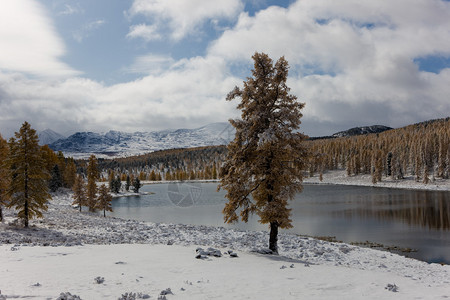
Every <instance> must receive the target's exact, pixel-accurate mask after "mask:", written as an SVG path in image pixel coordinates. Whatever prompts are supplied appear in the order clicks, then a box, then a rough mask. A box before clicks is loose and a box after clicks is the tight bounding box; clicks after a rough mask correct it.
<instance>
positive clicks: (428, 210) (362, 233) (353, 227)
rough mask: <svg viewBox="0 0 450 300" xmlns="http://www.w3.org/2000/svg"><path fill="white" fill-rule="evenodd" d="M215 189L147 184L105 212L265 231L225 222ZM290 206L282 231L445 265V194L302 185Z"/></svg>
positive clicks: (449, 255) (448, 213)
mask: <svg viewBox="0 0 450 300" xmlns="http://www.w3.org/2000/svg"><path fill="white" fill-rule="evenodd" d="M216 188H217V184H216V183H180V184H164V183H161V184H153V185H146V186H144V187H143V188H142V189H141V191H147V192H152V193H154V194H151V195H145V196H140V197H122V198H115V199H114V200H113V209H114V212H113V213H111V214H110V215H112V216H116V217H120V218H125V219H135V220H142V221H151V222H156V223H181V224H194V225H211V226H224V227H234V228H240V229H246V230H267V229H268V227H267V226H266V225H262V224H259V223H258V222H257V220H258V217H257V216H254V217H252V218H251V219H250V220H249V222H248V223H247V224H246V223H242V222H240V223H238V224H234V225H228V224H224V223H223V215H222V209H223V207H224V204H225V202H226V199H225V197H224V195H225V191H220V192H216ZM290 207H291V208H292V220H293V225H294V228H292V229H290V230H288V231H287V232H291V233H296V234H301V235H311V236H335V237H336V239H338V240H342V241H344V242H364V241H370V242H376V243H381V244H384V245H389V246H391V245H392V246H394V245H395V246H398V247H402V248H412V249H417V250H418V251H417V252H414V253H408V254H406V255H407V256H411V257H414V258H418V259H421V260H424V261H428V262H444V263H447V264H450V192H434V191H414V190H401V189H387V188H373V187H358V186H335V185H305V186H304V191H303V192H302V193H300V194H298V195H297V196H296V198H295V199H294V201H292V202H291V204H290ZM281 232H283V231H281ZM285 232H286V231H285Z"/></svg>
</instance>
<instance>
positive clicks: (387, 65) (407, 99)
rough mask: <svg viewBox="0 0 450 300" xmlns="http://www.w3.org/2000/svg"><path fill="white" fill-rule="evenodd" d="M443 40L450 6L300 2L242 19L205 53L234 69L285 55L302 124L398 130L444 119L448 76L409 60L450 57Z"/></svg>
mask: <svg viewBox="0 0 450 300" xmlns="http://www.w3.org/2000/svg"><path fill="white" fill-rule="evenodd" d="M406 11H407V12H408V13H406ZM449 36H450V2H444V1H439V0H430V1H420V0H417V1H404V0H397V1H388V2H377V1H372V2H361V1H355V0H347V1H339V2H336V1H332V0H303V1H297V2H295V3H293V4H291V5H290V6H289V7H288V8H281V7H275V6H273V7H269V8H267V9H265V10H262V11H259V12H258V13H256V14H255V16H249V15H248V14H247V13H241V14H240V16H239V19H238V22H237V24H236V26H235V27H234V28H232V29H230V30H227V31H225V32H224V33H223V34H222V36H221V37H220V38H218V39H217V40H216V41H214V42H212V43H211V44H210V47H209V49H208V54H209V55H214V56H219V57H223V58H224V59H225V60H226V61H228V62H229V64H232V63H234V64H235V65H238V64H242V63H243V62H248V61H249V58H250V57H251V55H252V54H253V53H254V52H255V51H262V52H266V53H268V54H269V55H270V56H271V57H272V58H274V59H277V58H278V57H280V56H283V55H284V56H285V57H286V59H287V60H288V61H289V63H290V66H291V69H290V72H291V73H290V74H291V76H290V78H289V82H288V83H289V85H290V86H291V88H292V91H293V92H294V93H295V94H296V95H297V96H298V97H299V99H300V100H301V101H303V102H306V108H305V111H304V115H305V118H304V123H307V122H309V121H311V122H316V121H317V120H320V121H321V122H328V123H334V124H344V123H345V124H347V125H348V124H349V122H348V121H349V120H351V121H352V122H353V124H354V125H353V126H356V125H366V123H385V124H386V125H391V126H402V125H405V124H408V123H410V122H417V121H421V120H426V119H428V118H436V117H445V116H447V115H448V112H449V111H450V102H449V101H448V96H445V93H447V95H448V94H450V86H449V85H448V83H447V84H446V83H445V80H446V79H447V78H448V72H449V69H444V70H442V71H441V72H440V73H438V74H431V73H427V72H423V71H420V70H419V68H418V66H417V65H416V64H415V62H414V61H415V59H416V58H417V57H423V56H428V55H441V56H444V57H450V39H449V38H448V37H449ZM367 125H368V124H367ZM329 133H331V132H329Z"/></svg>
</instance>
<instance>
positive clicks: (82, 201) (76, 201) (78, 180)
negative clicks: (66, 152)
mask: <svg viewBox="0 0 450 300" xmlns="http://www.w3.org/2000/svg"><path fill="white" fill-rule="evenodd" d="M72 190H73V203H72V205H78V208H79V209H80V211H81V207H82V206H87V197H86V185H85V183H84V179H83V176H82V175H80V174H78V175H77V176H76V177H75V183H74V184H73V187H72Z"/></svg>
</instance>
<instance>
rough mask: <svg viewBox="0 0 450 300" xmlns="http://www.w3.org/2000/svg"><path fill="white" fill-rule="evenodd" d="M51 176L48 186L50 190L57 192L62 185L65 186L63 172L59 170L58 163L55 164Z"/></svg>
mask: <svg viewBox="0 0 450 300" xmlns="http://www.w3.org/2000/svg"><path fill="white" fill-rule="evenodd" d="M50 176H51V177H50V180H49V182H48V187H49V189H50V191H52V192H56V191H57V190H58V189H59V188H60V187H62V186H63V179H62V176H61V172H60V171H59V166H58V165H54V166H53V169H52V172H51V175H50Z"/></svg>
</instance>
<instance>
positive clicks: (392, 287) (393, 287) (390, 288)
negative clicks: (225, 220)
mask: <svg viewBox="0 0 450 300" xmlns="http://www.w3.org/2000/svg"><path fill="white" fill-rule="evenodd" d="M384 289H386V290H388V291H390V292H394V293H396V292H398V286H397V285H396V284H390V283H388V285H387V286H386V287H385V288H384Z"/></svg>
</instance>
